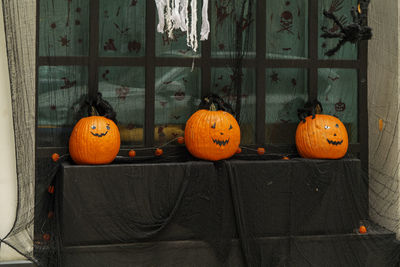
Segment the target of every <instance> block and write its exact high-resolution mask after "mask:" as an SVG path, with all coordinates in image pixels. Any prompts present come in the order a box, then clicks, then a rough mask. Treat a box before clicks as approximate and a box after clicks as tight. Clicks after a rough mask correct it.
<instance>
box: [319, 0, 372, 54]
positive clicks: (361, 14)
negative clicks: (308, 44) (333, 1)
mask: <svg viewBox="0 0 400 267" xmlns="http://www.w3.org/2000/svg"><path fill="white" fill-rule="evenodd" d="M369 2H370V0H362V1H360V2H359V4H358V7H357V11H356V10H355V8H354V7H353V8H352V9H351V11H350V14H351V16H352V18H353V23H351V24H348V25H346V26H343V24H342V23H341V22H340V20H339V19H338V18H337V17H336V15H335V14H333V13H330V12H328V11H326V10H324V16H325V17H327V18H328V19H331V20H333V21H334V22H335V23H336V25H338V26H339V29H340V32H338V33H332V32H329V31H328V29H327V28H326V27H322V28H321V30H322V31H323V32H324V33H323V34H322V35H321V37H323V38H339V39H340V41H339V43H338V44H337V45H336V47H334V48H332V49H330V50H328V51H327V52H326V53H325V55H327V56H329V57H330V56H333V55H334V54H335V53H336V52H337V51H338V50H339V49H340V48H341V47H342V46H343V45H344V44H345V43H346V42H350V43H353V44H355V43H358V42H359V41H361V40H369V39H371V38H372V29H371V28H370V27H368V26H367V25H365V21H366V12H367V9H368V4H369Z"/></svg>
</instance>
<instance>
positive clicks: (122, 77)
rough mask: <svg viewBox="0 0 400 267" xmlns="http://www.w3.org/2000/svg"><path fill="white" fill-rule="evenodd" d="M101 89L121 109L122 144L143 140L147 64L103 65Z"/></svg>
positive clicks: (113, 104)
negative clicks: (126, 65) (128, 65)
mask: <svg viewBox="0 0 400 267" xmlns="http://www.w3.org/2000/svg"><path fill="white" fill-rule="evenodd" d="M99 91H100V92H101V93H102V95H103V98H104V99H105V100H106V101H108V102H109V103H110V105H111V106H112V107H113V109H114V110H115V112H116V113H117V120H118V128H119V130H120V134H121V142H122V144H123V145H129V144H143V125H144V108H145V104H144V103H145V70H144V67H111V66H108V67H100V68H99Z"/></svg>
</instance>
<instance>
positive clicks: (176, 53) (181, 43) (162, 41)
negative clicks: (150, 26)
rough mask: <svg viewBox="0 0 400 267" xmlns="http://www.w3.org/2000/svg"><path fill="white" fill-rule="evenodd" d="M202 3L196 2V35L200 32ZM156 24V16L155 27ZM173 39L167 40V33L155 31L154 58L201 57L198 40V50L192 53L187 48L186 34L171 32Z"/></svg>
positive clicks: (178, 30)
mask: <svg viewBox="0 0 400 267" xmlns="http://www.w3.org/2000/svg"><path fill="white" fill-rule="evenodd" d="M201 7H202V1H198V2H197V19H198V22H197V33H198V34H200V31H201V9H202V8H201ZM157 24H158V16H157V18H156V25H157ZM173 34H174V38H173V39H170V38H168V33H165V32H164V33H159V32H157V31H156V56H158V57H200V56H201V43H202V41H200V38H199V39H198V48H197V51H196V52H194V51H193V49H192V48H190V47H188V46H187V42H186V40H187V39H186V36H187V32H183V31H181V30H180V29H176V30H174V31H173ZM199 36H200V35H199Z"/></svg>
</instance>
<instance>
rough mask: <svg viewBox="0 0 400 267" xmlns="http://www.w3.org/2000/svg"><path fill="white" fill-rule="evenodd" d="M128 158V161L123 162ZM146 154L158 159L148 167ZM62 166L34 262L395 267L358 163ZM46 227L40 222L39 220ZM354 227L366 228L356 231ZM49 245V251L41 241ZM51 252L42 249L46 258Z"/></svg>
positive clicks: (391, 240)
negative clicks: (46, 236)
mask: <svg viewBox="0 0 400 267" xmlns="http://www.w3.org/2000/svg"><path fill="white" fill-rule="evenodd" d="M128 161H131V163H127V162H128ZM157 161H158V162H157ZM166 161H168V160H167V158H164V159H159V160H150V158H147V159H146V158H143V159H135V160H130V159H123V158H118V159H117V160H116V161H115V162H114V164H111V165H104V166H84V165H74V164H71V163H68V161H67V162H65V163H63V164H62V166H61V168H60V170H59V173H58V175H57V176H56V179H55V183H54V184H56V189H55V196H56V197H55V199H56V201H55V205H56V207H55V210H56V213H57V214H56V219H54V220H50V221H52V224H53V225H54V226H53V228H52V229H47V231H49V232H50V234H51V236H52V238H51V241H50V242H49V243H48V244H47V247H48V248H50V250H38V251H40V253H38V255H40V257H39V259H40V260H39V262H41V263H42V264H43V265H44V266H45V265H48V266H54V265H59V266H396V264H398V260H399V258H398V255H399V254H398V250H399V247H398V244H397V243H396V240H395V236H394V234H393V233H392V232H389V231H388V230H386V229H384V228H382V227H380V226H378V225H376V224H375V223H374V222H372V221H370V220H369V217H368V204H367V203H368V202H367V200H368V187H367V185H368V183H367V182H368V181H367V180H366V179H365V176H364V175H363V173H362V171H361V166H360V161H359V160H358V159H350V158H347V159H342V160H306V159H301V158H293V159H291V160H282V159H279V160H278V159H273V158H272V157H271V158H270V159H269V160H266V157H264V158H262V157H259V158H255V157H253V158H248V157H244V156H236V157H235V159H233V160H227V161H220V162H214V163H213V162H205V161H198V160H195V159H193V158H191V157H190V156H189V155H187V158H186V159H185V157H184V155H183V156H182V158H181V160H177V159H176V158H174V162H166ZM50 225H51V224H49V226H50ZM360 225H365V226H366V227H367V229H368V233H367V234H360V233H358V228H359V226H360ZM49 245H50V246H49ZM49 255H51V256H49Z"/></svg>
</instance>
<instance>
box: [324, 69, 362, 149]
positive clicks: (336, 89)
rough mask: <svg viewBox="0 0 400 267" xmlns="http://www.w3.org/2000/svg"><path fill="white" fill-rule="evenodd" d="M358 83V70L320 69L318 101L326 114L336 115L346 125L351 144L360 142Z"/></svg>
mask: <svg viewBox="0 0 400 267" xmlns="http://www.w3.org/2000/svg"><path fill="white" fill-rule="evenodd" d="M357 81H358V78H357V70H356V69H318V100H319V101H320V102H321V104H322V107H323V109H324V114H328V115H334V116H336V117H338V118H339V119H340V120H341V121H342V122H343V123H344V125H345V126H346V129H347V132H348V134H349V141H350V142H351V143H356V142H357V140H358V138H357V133H358V130H357V128H358V127H357V126H358V123H357V117H358V112H357V110H358V106H357V103H358V90H357V88H358V82H357Z"/></svg>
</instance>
